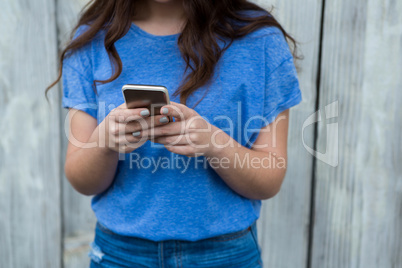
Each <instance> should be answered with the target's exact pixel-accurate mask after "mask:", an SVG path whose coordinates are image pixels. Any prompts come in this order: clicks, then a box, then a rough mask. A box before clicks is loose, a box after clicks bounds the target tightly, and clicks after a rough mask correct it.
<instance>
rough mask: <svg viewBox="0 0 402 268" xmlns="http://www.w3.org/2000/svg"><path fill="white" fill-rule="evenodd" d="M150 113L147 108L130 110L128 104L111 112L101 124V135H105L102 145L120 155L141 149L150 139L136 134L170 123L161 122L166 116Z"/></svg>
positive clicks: (102, 138)
mask: <svg viewBox="0 0 402 268" xmlns="http://www.w3.org/2000/svg"><path fill="white" fill-rule="evenodd" d="M149 112H150V111H149V110H148V109H147V108H136V109H128V108H127V106H126V103H123V104H122V105H120V106H118V107H116V108H115V109H113V110H111V111H110V113H109V114H108V115H107V116H106V117H105V119H104V120H103V121H102V122H101V123H100V124H99V128H100V133H104V135H101V137H100V140H99V143H100V145H102V146H104V147H106V148H108V149H109V150H112V151H115V152H119V153H130V152H132V151H134V150H135V149H137V148H139V147H141V146H142V145H143V144H144V143H145V142H146V141H147V140H148V139H147V137H142V136H140V135H136V132H138V131H141V130H143V129H150V128H153V127H155V126H160V125H164V124H166V123H167V122H168V120H165V121H166V122H165V121H164V120H162V122H161V121H160V119H161V118H166V116H164V115H155V116H149ZM133 133H134V135H133ZM138 134H139V133H138Z"/></svg>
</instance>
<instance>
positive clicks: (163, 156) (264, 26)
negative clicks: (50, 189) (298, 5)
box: [48, 0, 301, 267]
mask: <svg viewBox="0 0 402 268" xmlns="http://www.w3.org/2000/svg"><path fill="white" fill-rule="evenodd" d="M76 30H77V31H76V33H75V35H74V37H73V39H72V41H71V42H70V43H69V44H68V46H67V47H66V49H65V50H64V51H63V54H62V55H61V63H62V65H61V66H62V67H61V68H62V70H60V71H62V72H60V73H59V78H58V79H57V80H56V82H58V81H59V79H60V78H61V73H62V80H63V91H64V95H63V99H62V102H63V103H62V105H63V107H65V108H69V122H70V134H69V144H68V148H67V155H66V162H65V173H66V176H67V178H68V180H69V182H70V183H71V184H72V186H73V187H74V188H75V189H76V190H77V191H78V192H80V193H82V194H84V195H94V197H93V199H92V208H93V210H94V212H95V215H96V217H97V224H96V228H95V239H94V241H93V243H91V246H92V249H91V251H90V252H89V256H90V257H91V267H176V266H177V267H178V266H180V267H262V259H261V249H260V247H259V245H258V240H257V229H256V220H257V219H258V217H259V212H260V206H261V200H263V199H268V198H271V197H273V196H274V195H275V194H276V193H278V191H279V189H280V187H281V184H282V181H283V178H284V176H285V173H286V160H287V154H286V150H287V149H286V147H287V132H288V120H289V108H290V107H292V106H294V105H297V104H298V103H300V101H301V92H300V89H299V84H298V80H297V75H296V71H295V66H294V64H293V58H294V57H293V56H292V53H291V51H290V49H289V46H288V44H287V42H286V38H287V39H288V40H290V41H291V42H292V43H293V44H294V40H293V39H292V38H291V37H290V36H289V35H288V34H287V33H286V32H285V31H284V30H283V29H282V27H281V26H280V25H279V24H278V23H277V21H276V20H275V19H274V18H273V17H272V16H271V15H270V14H269V13H268V12H267V11H265V10H264V9H262V8H260V7H258V6H257V5H255V4H252V3H249V2H248V1H244V0H221V1H212V0H186V1H181V0H142V1H134V0H120V1H119V0H95V1H92V2H91V3H90V4H89V5H88V7H87V8H86V10H85V12H83V13H82V16H81V18H80V20H79V23H78V25H77V27H76ZM56 82H55V83H56ZM125 84H145V85H163V86H165V87H167V88H168V90H169V95H170V99H171V104H169V105H165V106H164V107H162V108H161V115H155V116H150V115H149V111H148V110H147V109H145V108H140V109H127V107H126V105H125V104H124V99H123V96H122V93H121V88H122V86H123V85H125ZM53 85H54V84H53ZM53 85H51V86H53ZM51 86H50V87H51ZM50 87H49V88H50ZM49 88H48V89H49ZM166 116H173V118H174V122H168V120H167V119H166ZM141 120H142V124H141V123H139V122H140V121H141ZM144 123H145V124H144Z"/></svg>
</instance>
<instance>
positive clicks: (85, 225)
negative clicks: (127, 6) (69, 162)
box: [57, 0, 96, 268]
mask: <svg viewBox="0 0 402 268" xmlns="http://www.w3.org/2000/svg"><path fill="white" fill-rule="evenodd" d="M87 2H88V1H86V0H73V1H72V0H57V25H58V29H59V36H58V38H59V44H60V47H59V49H62V48H64V47H65V45H66V42H67V41H68V38H69V37H70V32H71V30H72V28H73V27H74V26H75V24H76V22H77V20H78V14H79V12H80V11H81V9H82V7H83V6H84V5H85V4H86V3H87ZM60 85H61V84H60ZM60 109H61V120H62V122H64V121H65V120H66V118H67V110H66V109H62V108H60ZM67 143H68V140H67V136H66V134H65V132H64V129H63V135H62V156H61V157H62V162H63V163H64V161H65V154H66V150H67ZM62 192H63V227H64V228H63V229H64V233H63V237H64V253H63V256H64V258H63V264H64V267H65V268H69V267H71V268H77V267H88V265H89V260H90V259H89V257H88V256H87V252H88V251H89V243H90V242H91V240H92V239H93V236H94V228H95V222H96V218H95V215H94V213H93V211H92V209H91V197H88V196H84V195H81V194H79V193H78V192H77V191H75V190H74V189H73V188H72V186H71V184H70V183H69V182H68V180H67V178H66V177H65V175H64V172H63V181H62ZM77 240H78V241H80V243H76V242H75V241H77Z"/></svg>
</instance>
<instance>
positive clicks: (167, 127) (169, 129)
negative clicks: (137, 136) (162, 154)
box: [140, 121, 187, 137]
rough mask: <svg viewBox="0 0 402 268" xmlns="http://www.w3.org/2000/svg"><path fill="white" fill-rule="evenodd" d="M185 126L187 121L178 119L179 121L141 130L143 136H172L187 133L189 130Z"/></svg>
mask: <svg viewBox="0 0 402 268" xmlns="http://www.w3.org/2000/svg"><path fill="white" fill-rule="evenodd" d="M185 127H186V125H185V122H183V121H177V122H169V123H167V124H164V125H162V126H161V125H159V126H156V127H154V128H148V129H143V130H141V131H140V132H141V136H147V137H156V136H171V135H179V134H185V133H186V132H187V131H186V128H185Z"/></svg>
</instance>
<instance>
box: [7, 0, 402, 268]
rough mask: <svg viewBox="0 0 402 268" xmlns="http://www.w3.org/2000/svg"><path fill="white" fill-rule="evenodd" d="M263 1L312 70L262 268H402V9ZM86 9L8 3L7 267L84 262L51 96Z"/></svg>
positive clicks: (59, 2) (57, 109)
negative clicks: (64, 50) (60, 56)
mask: <svg viewBox="0 0 402 268" xmlns="http://www.w3.org/2000/svg"><path fill="white" fill-rule="evenodd" d="M255 2H256V3H258V4H260V5H261V6H263V7H265V8H267V9H269V8H270V7H271V5H274V6H275V7H276V8H275V10H274V14H275V15H276V16H277V18H278V19H279V21H280V22H281V23H283V25H284V26H285V29H287V30H288V31H289V32H290V33H291V34H293V35H294V37H296V39H297V40H298V41H299V42H300V43H301V52H302V54H303V55H304V58H305V59H304V60H303V61H302V62H301V64H300V66H301V72H300V74H299V75H300V76H299V77H300V82H301V87H302V92H303V102H302V103H301V104H300V105H299V106H297V107H296V108H294V109H292V111H291V125H290V133H289V170H288V173H287V176H286V179H285V182H284V185H283V187H282V190H281V192H280V193H279V194H278V195H277V196H276V197H275V198H273V199H272V200H265V201H263V208H262V214H261V218H260V219H259V220H258V225H257V227H258V232H259V233H258V236H259V242H260V244H261V247H262V250H263V260H264V263H265V264H266V267H275V268H277V267H285V268H287V267H301V268H304V267H306V268H309V267H317V268H321V267H336V268H338V267H364V268H366V267H381V268H384V267H402V154H401V152H402V142H401V140H402V136H401V134H402V121H401V118H402V108H401V107H402V16H401V14H402V1H399V0H353V1H350V0H306V1H299V0H282V1H280V0H274V1H270V0H259V1H255ZM84 4H85V1H83V0H31V1H27V0H8V1H7V0H0V10H1V13H2V14H1V15H0V35H1V38H0V114H1V117H0V133H1V136H0V267H4V268H6V267H16V268H19V267H32V268H43V267H52V268H57V267H65V268H70V267H71V268H79V267H87V266H88V263H89V258H88V257H87V252H88V250H89V245H88V244H89V242H91V240H92V239H93V232H94V223H95V218H94V215H93V212H92V210H91V208H90V197H85V196H82V195H79V194H78V193H76V192H75V191H74V190H73V189H72V187H71V186H70V185H69V183H68V181H67V179H66V178H65V177H64V171H63V164H64V155H65V149H66V142H67V138H66V135H65V133H64V122H65V117H66V111H65V110H63V109H61V104H60V97H61V94H60V92H61V87H59V90H57V89H56V90H55V89H53V90H52V91H51V93H50V97H51V103H52V104H51V107H49V105H48V104H47V103H46V100H45V98H44V96H43V91H44V88H45V87H46V86H47V85H48V84H49V83H50V82H51V81H53V79H55V78H56V74H57V73H56V70H57V67H58V62H57V53H58V49H60V48H61V47H62V46H63V45H64V44H65V41H66V40H67V37H68V35H69V31H70V30H71V29H72V26H73V24H74V23H75V22H76V20H77V14H78V12H79V10H80V9H81V7H82V6H83V5H84ZM316 111H319V112H317V113H315V112H316ZM308 119H311V120H310V121H309V120H308ZM317 121H319V122H318V123H314V122H317ZM302 134H303V135H302ZM306 148H307V149H306ZM308 148H311V150H316V151H318V152H319V153H317V156H320V158H319V159H318V158H316V157H313V156H312V155H311V154H310V153H309V151H308ZM328 163H332V164H328Z"/></svg>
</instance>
